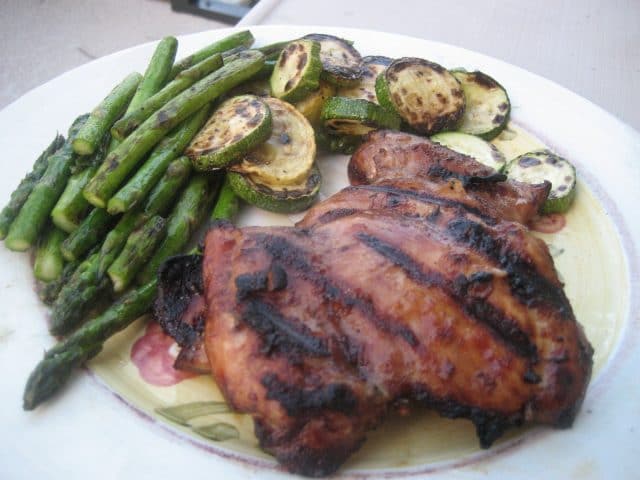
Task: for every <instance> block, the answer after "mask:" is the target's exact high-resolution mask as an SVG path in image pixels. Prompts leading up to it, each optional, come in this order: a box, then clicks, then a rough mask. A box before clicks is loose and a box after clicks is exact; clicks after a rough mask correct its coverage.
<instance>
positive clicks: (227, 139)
mask: <svg viewBox="0 0 640 480" xmlns="http://www.w3.org/2000/svg"><path fill="white" fill-rule="evenodd" d="M271 124H272V120H271V110H270V109H269V107H268V106H267V104H266V103H265V102H264V101H263V100H261V99H260V98H258V97H256V96H255V95H240V96H238V97H233V98H230V99H229V100H226V101H225V102H223V103H222V104H221V105H220V106H219V107H218V108H217V109H216V111H215V112H214V113H213V115H212V116H211V118H210V119H209V120H208V121H207V123H206V124H205V126H204V127H203V128H202V130H200V132H199V133H198V134H197V135H196V136H195V138H194V139H193V140H192V141H191V144H190V145H189V146H188V147H187V149H186V150H185V154H186V155H187V156H188V157H189V158H190V159H191V162H192V163H193V166H194V168H195V169H196V170H199V171H208V170H215V169H218V168H221V167H225V166H227V165H230V164H231V163H233V162H236V161H238V160H239V159H240V158H241V157H242V156H243V155H244V154H245V153H247V152H248V151H249V150H251V149H253V148H255V147H257V146H258V145H260V144H261V143H263V142H264V141H265V140H267V138H269V136H270V135H271Z"/></svg>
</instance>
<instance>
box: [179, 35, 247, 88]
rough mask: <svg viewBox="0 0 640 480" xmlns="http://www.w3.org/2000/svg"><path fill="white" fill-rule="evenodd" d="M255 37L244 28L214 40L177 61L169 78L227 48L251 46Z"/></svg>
mask: <svg viewBox="0 0 640 480" xmlns="http://www.w3.org/2000/svg"><path fill="white" fill-rule="evenodd" d="M253 42H254V38H253V35H252V34H251V32H250V31H248V30H244V31H242V32H237V33H233V34H231V35H229V36H228V37H225V38H223V39H222V40H219V41H217V42H214V43H212V44H210V45H207V46H206V47H204V48H202V49H200V50H198V51H197V52H195V53H193V54H191V55H189V56H188V57H185V58H183V59H181V60H180V61H178V62H176V64H175V65H174V66H173V68H172V69H171V73H169V78H175V77H176V75H178V74H179V73H180V72H182V71H183V70H186V69H188V68H191V67H192V66H193V65H195V64H197V63H200V62H201V61H202V60H204V59H205V58H208V57H210V56H211V55H214V54H216V53H222V52H226V51H227V50H231V49H232V48H236V47H239V46H244V47H247V48H248V47H250V46H251V45H253Z"/></svg>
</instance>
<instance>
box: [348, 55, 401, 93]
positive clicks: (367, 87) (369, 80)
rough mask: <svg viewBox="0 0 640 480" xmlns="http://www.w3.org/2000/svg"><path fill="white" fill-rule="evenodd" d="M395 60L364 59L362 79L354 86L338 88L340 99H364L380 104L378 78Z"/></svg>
mask: <svg viewBox="0 0 640 480" xmlns="http://www.w3.org/2000/svg"><path fill="white" fill-rule="evenodd" d="M392 61H393V60H392V59H391V58H389V57H381V56H371V57H364V58H363V59H362V67H363V72H362V77H361V78H360V79H359V80H358V81H356V82H355V83H354V84H353V85H348V86H345V87H340V88H338V92H337V93H336V95H337V96H338V97H349V98H362V99H363V100H368V101H370V102H373V103H378V97H376V78H378V75H380V74H381V73H382V72H384V71H385V69H386V68H387V67H388V66H389V65H391V62H392Z"/></svg>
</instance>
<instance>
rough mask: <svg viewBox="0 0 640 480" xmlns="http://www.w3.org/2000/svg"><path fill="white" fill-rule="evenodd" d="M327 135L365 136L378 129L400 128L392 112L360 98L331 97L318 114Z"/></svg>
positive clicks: (397, 118) (398, 120) (398, 119)
mask: <svg viewBox="0 0 640 480" xmlns="http://www.w3.org/2000/svg"><path fill="white" fill-rule="evenodd" d="M320 119H321V121H322V124H323V126H324V128H325V130H326V131H327V133H329V134H336V135H366V134H367V133H369V132H370V131H372V130H376V129H378V128H390V129H395V130H397V129H399V128H400V117H399V116H398V115H397V114H396V113H395V112H393V111H391V110H387V109H385V108H383V107H381V106H380V105H378V104H375V103H373V102H370V101H368V100H363V99H361V98H347V97H331V98H329V99H327V101H326V102H325V104H324V106H323V107H322V113H321V114H320Z"/></svg>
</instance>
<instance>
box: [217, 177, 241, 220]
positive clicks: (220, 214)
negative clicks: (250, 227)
mask: <svg viewBox="0 0 640 480" xmlns="http://www.w3.org/2000/svg"><path fill="white" fill-rule="evenodd" d="M238 210H240V199H239V198H238V196H237V195H236V193H235V192H234V191H233V188H231V183H229V177H228V176H226V177H225V179H224V183H223V184H222V188H221V189H220V193H219V194H218V199H217V200H216V205H215V207H213V212H212V213H211V220H231V219H233V218H235V216H236V215H237V214H238Z"/></svg>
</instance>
